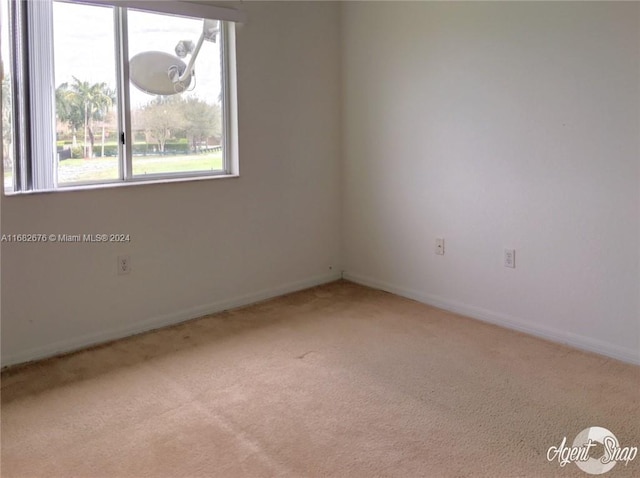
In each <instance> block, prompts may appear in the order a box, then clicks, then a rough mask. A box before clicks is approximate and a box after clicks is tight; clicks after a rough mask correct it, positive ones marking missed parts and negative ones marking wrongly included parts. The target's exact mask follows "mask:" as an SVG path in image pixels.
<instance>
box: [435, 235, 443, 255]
mask: <svg viewBox="0 0 640 478" xmlns="http://www.w3.org/2000/svg"><path fill="white" fill-rule="evenodd" d="M436 254H438V255H439V256H444V238H443V237H436Z"/></svg>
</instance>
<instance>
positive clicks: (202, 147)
mask: <svg viewBox="0 0 640 478" xmlns="http://www.w3.org/2000/svg"><path fill="white" fill-rule="evenodd" d="M128 29H129V30H128V34H129V45H128V46H129V58H130V76H131V84H130V104H131V124H132V134H133V136H134V144H133V146H132V150H133V151H132V152H133V159H132V163H133V164H132V165H133V174H134V176H144V175H149V174H163V173H185V172H194V171H200V172H202V171H212V172H220V171H223V170H224V164H223V151H222V147H223V141H222V138H223V131H222V126H223V125H222V100H223V94H222V87H221V85H222V81H221V78H222V76H221V54H220V52H221V48H220V44H221V41H220V38H221V35H220V33H219V29H220V22H218V21H209V20H207V21H204V20H202V19H195V18H185V17H176V16H171V15H162V14H157V13H148V12H139V11H134V10H129V12H128ZM203 31H206V32H207V35H206V37H205V39H204V41H203V43H202V46H201V48H200V50H199V52H197V45H198V41H199V39H200V38H201V35H203ZM216 32H217V33H216ZM196 53H197V55H196ZM176 55H179V56H181V59H180V58H178V57H177V56H176ZM194 56H195V61H194V63H193V70H192V72H193V74H189V72H188V68H187V65H188V64H189V62H190V60H191V59H192V58H193V57H194Z"/></svg>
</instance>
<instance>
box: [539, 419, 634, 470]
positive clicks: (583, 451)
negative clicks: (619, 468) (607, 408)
mask: <svg viewBox="0 0 640 478" xmlns="http://www.w3.org/2000/svg"><path fill="white" fill-rule="evenodd" d="M599 446H602V448H603V449H604V452H603V454H602V456H600V457H598V458H594V457H592V456H590V453H591V452H592V451H595V450H594V449H595V448H596V447H599ZM637 454H638V447H637V446H634V447H630V446H625V447H621V446H620V443H619V442H618V439H617V438H616V436H615V435H614V434H613V433H611V432H610V431H609V430H607V429H606V428H602V427H589V428H585V429H584V430H582V431H581V432H580V433H578V435H577V436H576V438H575V439H574V440H573V445H572V446H570V447H568V446H567V437H564V438H563V439H562V443H560V446H552V447H549V449H548V450H547V460H549V461H555V460H558V463H559V464H560V466H566V465H567V464H568V463H575V464H576V466H577V467H578V468H580V469H581V470H582V471H584V472H585V473H589V474H590V475H601V474H602V473H606V472H607V471H610V470H611V469H612V468H613V467H614V466H616V463H618V462H624V465H625V466H626V465H628V464H629V462H630V461H632V460H633V459H635V457H636V455H637Z"/></svg>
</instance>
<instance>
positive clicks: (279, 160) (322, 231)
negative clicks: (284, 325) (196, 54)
mask: <svg viewBox="0 0 640 478" xmlns="http://www.w3.org/2000/svg"><path fill="white" fill-rule="evenodd" d="M242 5H243V8H244V9H245V10H246V11H247V13H248V22H247V23H246V24H245V25H242V26H240V27H239V28H238V31H237V58H238V90H239V137H240V148H239V149H240V172H241V177H240V178H238V179H223V180H212V181H201V182H191V183H181V184H168V185H145V186H141V187H126V188H119V189H105V190H94V191H83V192H58V193H54V194H37V195H32V196H23V197H5V198H3V200H2V232H3V233H13V234H15V233H40V232H46V233H56V234H57V233H70V234H74V233H99V232H105V233H109V232H123V233H128V234H131V237H132V239H133V240H132V242H131V243H130V244H128V245H105V244H94V245H91V244H66V245H65V244H33V245H26V244H20V245H15V244H7V243H5V244H3V245H2V364H3V365H7V364H10V363H16V362H21V361H24V360H28V359H32V358H36V357H41V356H46V355H51V354H53V353H55V352H60V351H63V350H69V349H73V348H77V347H80V346H83V345H86V344H88V343H93V342H98V341H102V340H105V339H108V338H115V337H119V336H123V335H127V334H128V333H131V332H135V331H139V330H144V329H147V328H151V327H156V326H160V325H163V324H166V323H171V322H176V321H179V320H183V319H186V318H189V317H193V316H198V315H202V314H204V313H206V312H209V311H214V310H218V309H220V308H223V307H227V306H230V305H238V304H241V303H246V302H251V301H254V300H258V299H261V298H265V297H267V296H269V295H274V294H279V293H282V292H285V291H288V290H293V289H296V288H300V287H305V286H309V285H312V284H315V283H318V282H323V281H327V280H330V279H332V278H337V277H339V271H340V265H341V264H340V261H341V258H340V236H339V234H340V208H341V206H340V191H339V183H340V180H339V174H340V164H339V160H340V131H339V128H340V104H339V98H340V70H339V68H340V62H339V30H338V29H339V13H340V11H339V7H338V5H336V4H331V3H319V4H318V3H311V4H299V3H286V4H285V3H274V2H269V3H257V4H252V3H246V2H243V4H242ZM118 254H130V255H131V262H132V272H131V274H130V275H129V276H117V275H116V257H117V255H118ZM330 267H333V268H332V269H331V270H330Z"/></svg>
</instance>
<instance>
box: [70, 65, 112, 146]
mask: <svg viewBox="0 0 640 478" xmlns="http://www.w3.org/2000/svg"><path fill="white" fill-rule="evenodd" d="M73 81H74V83H73V85H71V88H70V93H71V94H72V98H73V101H72V104H73V105H74V107H75V108H76V109H77V108H78V107H79V108H81V111H82V114H83V118H84V121H83V123H84V151H85V152H84V157H85V158H87V157H88V158H92V157H93V146H94V144H95V135H94V133H93V122H94V120H98V121H99V120H103V119H105V118H106V115H107V113H108V112H109V109H110V108H111V106H112V105H113V103H114V101H115V92H114V91H113V90H112V89H111V88H109V87H108V86H107V84H106V83H104V82H102V83H94V84H91V83H89V82H88V81H80V80H79V79H78V78H76V77H75V76H74V77H73ZM87 136H88V137H89V142H90V147H89V148H87ZM87 149H88V154H87Z"/></svg>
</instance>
